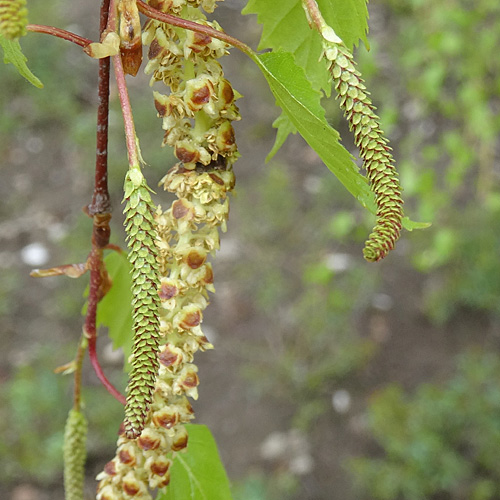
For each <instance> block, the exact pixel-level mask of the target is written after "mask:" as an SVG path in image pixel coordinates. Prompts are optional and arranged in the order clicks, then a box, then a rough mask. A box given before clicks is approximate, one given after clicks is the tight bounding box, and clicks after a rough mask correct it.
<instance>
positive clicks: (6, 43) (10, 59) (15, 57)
mask: <svg viewBox="0 0 500 500" xmlns="http://www.w3.org/2000/svg"><path fill="white" fill-rule="evenodd" d="M0 46H1V47H2V49H3V53H4V56H3V62H4V63H5V64H9V63H10V64H13V65H14V66H15V68H16V69H17V71H18V72H19V74H20V75H21V76H22V77H24V78H26V80H28V82H30V83H31V84H32V85H34V86H35V87H38V88H39V89H41V88H43V83H42V82H41V81H40V80H39V79H38V78H37V77H36V76H35V75H34V74H33V73H32V72H31V71H30V69H29V68H28V66H27V65H26V61H27V60H28V59H27V57H26V56H25V55H24V54H23V52H22V50H21V45H20V44H19V41H18V40H7V39H6V38H4V37H3V36H2V35H0Z"/></svg>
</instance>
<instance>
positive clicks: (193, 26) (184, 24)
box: [137, 0, 253, 55]
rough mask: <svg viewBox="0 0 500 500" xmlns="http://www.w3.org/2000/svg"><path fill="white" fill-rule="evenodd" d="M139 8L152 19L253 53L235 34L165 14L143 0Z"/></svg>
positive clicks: (248, 53)
mask: <svg viewBox="0 0 500 500" xmlns="http://www.w3.org/2000/svg"><path fill="white" fill-rule="evenodd" d="M137 8H138V9H139V12H142V13H143V14H144V15H145V16H147V17H150V18H151V19H156V20H157V21H161V22H162V23H167V24H171V25H172V26H177V27H178V28H184V29H186V30H191V31H195V32H197V33H203V34H205V35H209V36H211V37H213V38H217V39H218V40H222V41H223V42H226V43H228V44H229V45H232V46H233V47H236V48H237V49H239V50H241V51H242V52H244V53H245V54H247V55H250V54H253V50H252V49H251V48H250V47H249V46H248V45H247V44H245V43H243V42H242V41H241V40H238V39H237V38H235V37H234V36H231V35H228V34H227V33H224V32H223V31H217V30H216V29H214V28H212V27H210V26H204V25H203V24H199V23H196V22H194V21H189V20H188V19H181V18H180V17H176V16H172V15H171V14H165V13H164V12H161V11H159V10H157V9H155V8H153V7H151V5H148V4H147V3H146V2H143V1H142V0H137Z"/></svg>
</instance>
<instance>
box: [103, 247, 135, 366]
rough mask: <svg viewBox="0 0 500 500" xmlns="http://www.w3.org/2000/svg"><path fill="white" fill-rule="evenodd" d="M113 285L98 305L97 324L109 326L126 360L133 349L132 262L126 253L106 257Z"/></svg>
mask: <svg viewBox="0 0 500 500" xmlns="http://www.w3.org/2000/svg"><path fill="white" fill-rule="evenodd" d="M104 262H105V264H106V269H107V270H108V273H109V275H110V277H111V279H112V280H113V286H112V287H111V289H110V290H109V292H108V293H107V294H106V295H105V296H104V298H103V299H102V300H101V301H100V302H99V305H98V307H97V325H98V326H106V327H107V328H108V335H109V338H110V339H111V340H112V341H113V348H114V349H118V348H120V347H121V348H122V349H123V354H124V356H125V360H127V359H128V357H129V356H130V353H131V351H132V341H133V335H132V306H131V303H132V293H131V291H130V288H131V282H132V279H131V276H130V264H129V263H128V260H127V256H126V254H125V253H119V252H111V253H110V254H109V255H107V256H106V258H105V259H104Z"/></svg>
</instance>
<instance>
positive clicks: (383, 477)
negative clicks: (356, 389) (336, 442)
mask: <svg viewBox="0 0 500 500" xmlns="http://www.w3.org/2000/svg"><path fill="white" fill-rule="evenodd" d="M499 379H500V358H499V357H498V356H497V355H496V354H493V353H481V352H475V351H474V352H469V353H466V354H463V355H461V356H460V357H459V358H458V363H457V372H456V374H455V375H454V377H453V378H452V379H451V380H449V381H448V382H447V383H446V384H444V385H432V384H425V385H421V386H420V387H419V389H418V390H417V392H416V394H415V395H413V396H409V395H407V394H405V393H404V392H403V390H402V389H401V388H400V387H399V386H397V385H391V386H389V387H387V388H386V389H384V390H382V391H381V392H380V393H378V394H376V395H375V396H374V398H373V400H372V402H371V404H370V408H369V411H368V426H369V430H370V431H371V432H372V433H373V436H374V437H375V439H376V440H377V441H378V443H379V444H380V446H381V447H382V449H383V451H384V456H383V457H382V458H376V459H375V458H372V459H368V458H360V459H356V460H353V461H352V462H351V464H350V465H351V469H352V471H353V472H354V474H355V478H356V480H357V482H358V484H359V485H360V486H362V488H363V489H364V490H365V491H366V492H367V493H369V494H370V498H375V499H377V500H420V499H422V500H423V499H427V500H431V499H442V498H453V499H454V500H462V499H463V500H465V499H467V500H491V499H497V498H499V495H500V468H499V466H498V464H499V458H500V452H499V450H500V387H499V385H498V380H499Z"/></svg>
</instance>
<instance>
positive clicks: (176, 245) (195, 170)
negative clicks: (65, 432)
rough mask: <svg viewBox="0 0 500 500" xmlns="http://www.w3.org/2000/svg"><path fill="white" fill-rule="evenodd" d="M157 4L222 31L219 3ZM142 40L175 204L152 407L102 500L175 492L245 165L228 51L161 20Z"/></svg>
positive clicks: (109, 476) (163, 243) (162, 227)
mask: <svg viewBox="0 0 500 500" xmlns="http://www.w3.org/2000/svg"><path fill="white" fill-rule="evenodd" d="M150 4H151V5H152V6H153V7H155V8H157V9H159V10H162V11H163V12H166V13H170V14H175V15H177V16H180V17H183V18H186V19H190V20H193V21H196V22H197V23H199V24H204V25H207V26H211V27H213V28H215V29H219V30H220V27H219V26H218V25H217V23H215V22H212V23H210V22H208V21H207V20H206V17H205V16H204V14H203V13H202V11H201V10H200V7H202V8H203V9H204V10H205V11H206V12H212V11H213V10H214V8H215V0H163V1H162V0H152V1H150ZM143 41H144V43H145V44H147V45H149V62H148V64H147V66H146V69H145V71H146V72H147V73H148V74H151V75H152V80H151V82H152V84H155V83H156V82H163V83H164V84H165V85H166V86H167V87H168V88H169V89H170V92H169V93H168V94H162V93H159V92H155V93H154V97H155V105H156V109H157V110H158V114H159V116H160V117H161V118H162V119H163V128H164V129H165V139H164V143H165V144H168V145H171V146H173V147H174V148H175V155H176V156H177V158H178V159H179V163H178V164H176V165H175V166H174V167H173V168H172V169H171V170H170V171H169V172H168V173H167V175H166V176H165V177H164V179H163V180H162V185H163V187H164V188H165V190H167V191H169V192H171V193H174V194H175V196H176V199H175V201H174V202H173V203H172V204H171V206H170V208H168V210H165V211H163V210H162V209H161V207H158V209H157V210H156V214H155V225H156V227H155V229H156V233H157V247H158V264H159V277H160V283H159V290H158V294H159V298H160V301H161V305H160V311H159V320H160V347H159V353H158V360H159V371H158V374H157V377H156V381H155V387H154V393H153V400H152V404H151V407H150V409H149V411H148V413H147V415H146V421H145V428H144V430H143V431H142V433H141V434H140V436H139V437H138V438H136V439H131V438H129V437H127V434H126V432H125V429H124V427H123V426H122V430H121V433H120V437H119V439H118V449H117V453H116V456H115V457H114V458H113V459H112V460H111V461H110V462H108V464H107V465H106V466H105V468H104V471H103V472H101V473H100V474H99V476H98V480H99V481H100V482H99V486H98V492H97V499H98V500H122V499H123V500H126V499H130V498H134V499H138V500H139V499H140V500H146V499H150V498H151V493H150V491H151V490H153V489H156V488H164V487H165V486H167V485H168V483H169V480H170V472H169V469H170V467H171V464H172V458H173V455H174V454H175V453H177V452H179V451H181V450H183V449H184V448H185V447H186V446H187V441H188V435H187V432H186V429H185V427H184V425H183V424H184V423H187V422H189V421H190V420H191V419H192V418H193V410H192V407H191V404H190V402H189V400H188V397H190V398H193V399H196V398H197V395H198V394H197V386H198V382H199V380H198V375H197V367H196V365H195V364H193V356H194V353H195V352H196V351H198V350H201V351H203V350H206V349H210V348H211V347H212V346H211V344H210V343H209V341H208V340H207V338H206V337H205V336H204V334H203V332H202V330H201V322H202V318H203V310H204V309H205V307H206V306H207V305H208V292H209V291H214V288H213V272H212V267H211V264H210V263H209V262H207V258H208V257H209V255H211V254H213V253H214V252H215V251H216V250H217V249H218V248H219V231H218V229H219V227H220V228H221V229H222V230H223V231H224V230H225V228H226V221H227V218H228V214H229V205H228V198H227V195H228V193H229V192H230V191H231V190H232V189H233V187H234V183H235V180H234V174H233V170H232V165H233V163H234V161H235V160H236V158H237V156H238V153H237V149H236V144H235V141H234V132H233V128H232V125H231V122H232V121H233V120H237V119H239V113H238V109H237V107H236V105H235V104H234V101H235V98H236V96H235V93H234V91H233V89H232V87H231V84H230V83H229V82H228V81H227V80H226V79H225V78H224V75H223V72H222V68H221V66H220V64H219V63H218V62H217V60H216V59H217V58H219V57H220V56H222V55H224V54H225V53H226V52H227V48H228V47H227V45H226V44H225V43H223V42H220V41H219V40H215V39H213V38H211V37H209V36H207V35H200V34H197V33H194V32H191V31H187V30H182V29H178V28H174V27H172V26H169V25H166V24H163V23H160V22H158V21H149V22H148V23H147V25H146V27H145V29H144V34H143ZM171 452H172V453H171Z"/></svg>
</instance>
